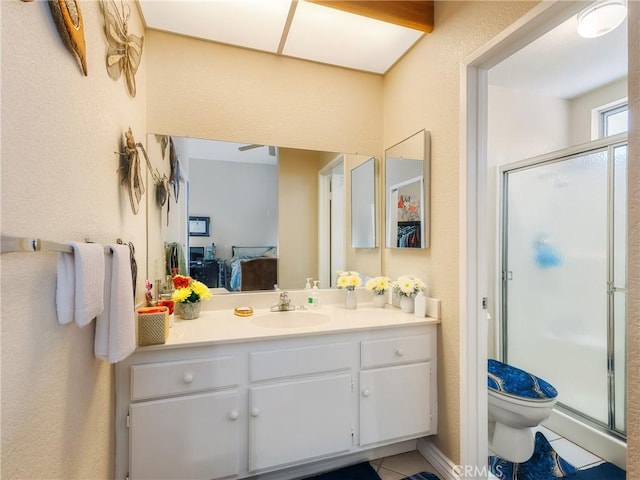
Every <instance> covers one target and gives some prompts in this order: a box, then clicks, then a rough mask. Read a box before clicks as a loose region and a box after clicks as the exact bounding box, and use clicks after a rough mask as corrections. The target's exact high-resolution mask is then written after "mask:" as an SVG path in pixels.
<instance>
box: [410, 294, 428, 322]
mask: <svg viewBox="0 0 640 480" xmlns="http://www.w3.org/2000/svg"><path fill="white" fill-rule="evenodd" d="M413 311H414V313H415V316H416V317H418V318H424V317H426V316H427V297H425V295H424V292H423V291H422V290H420V291H419V292H418V293H417V294H416V298H415V302H414V309H413Z"/></svg>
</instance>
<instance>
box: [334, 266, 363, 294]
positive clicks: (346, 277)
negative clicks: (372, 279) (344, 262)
mask: <svg viewBox="0 0 640 480" xmlns="http://www.w3.org/2000/svg"><path fill="white" fill-rule="evenodd" d="M336 283H337V285H338V288H346V289H347V290H353V289H355V288H356V287H359V286H360V285H362V279H361V278H360V274H359V273H358V272H349V271H345V270H338V279H337V282H336Z"/></svg>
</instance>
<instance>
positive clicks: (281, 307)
mask: <svg viewBox="0 0 640 480" xmlns="http://www.w3.org/2000/svg"><path fill="white" fill-rule="evenodd" d="M295 309H296V307H295V305H291V300H289V294H288V293H287V292H282V293H281V294H280V301H279V302H278V303H277V304H276V305H273V306H272V307H271V311H272V312H290V311H292V310H295Z"/></svg>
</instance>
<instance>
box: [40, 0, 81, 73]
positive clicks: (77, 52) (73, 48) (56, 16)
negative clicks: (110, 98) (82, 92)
mask: <svg viewBox="0 0 640 480" xmlns="http://www.w3.org/2000/svg"><path fill="white" fill-rule="evenodd" d="M49 9H50V10H51V15H52V16H53V21H54V23H55V24H56V28H57V29H58V33H59V34H60V38H61V39H62V43H64V45H65V46H66V47H67V48H68V49H69V51H70V52H71V53H72V54H74V56H75V57H76V58H77V59H78V61H79V62H80V68H81V69H82V73H84V75H85V77H86V76H87V49H86V46H85V42H84V25H83V23H82V12H81V11H80V5H78V2H77V0H49Z"/></svg>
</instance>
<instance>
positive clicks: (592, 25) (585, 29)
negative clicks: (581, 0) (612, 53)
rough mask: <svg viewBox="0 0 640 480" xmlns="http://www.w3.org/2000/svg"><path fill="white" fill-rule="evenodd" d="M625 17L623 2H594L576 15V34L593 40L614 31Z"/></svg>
mask: <svg viewBox="0 0 640 480" xmlns="http://www.w3.org/2000/svg"><path fill="white" fill-rule="evenodd" d="M626 16H627V6H626V3H625V0H604V1H600V2H596V3H594V4H593V5H591V6H590V7H587V8H585V9H584V10H583V11H581V12H580V13H579V14H578V34H579V35H580V36H581V37H584V38H595V37H600V36H602V35H605V34H607V33H609V32H611V31H612V30H614V29H616V28H617V27H618V26H619V25H620V24H621V23H622V22H623V21H624V19H625V18H626Z"/></svg>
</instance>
